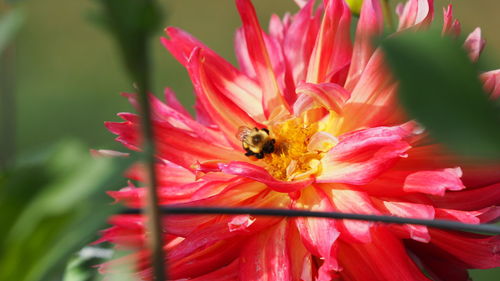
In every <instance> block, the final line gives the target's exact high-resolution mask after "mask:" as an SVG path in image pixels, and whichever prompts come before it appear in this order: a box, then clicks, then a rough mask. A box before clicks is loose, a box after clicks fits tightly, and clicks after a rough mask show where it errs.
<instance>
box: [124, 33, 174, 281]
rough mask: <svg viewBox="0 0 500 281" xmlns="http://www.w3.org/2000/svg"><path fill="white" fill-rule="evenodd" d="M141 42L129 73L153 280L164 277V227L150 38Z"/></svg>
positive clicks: (161, 280) (160, 280)
mask: <svg viewBox="0 0 500 281" xmlns="http://www.w3.org/2000/svg"><path fill="white" fill-rule="evenodd" d="M141 44H143V48H142V49H143V50H142V51H141V52H137V54H136V55H138V56H140V57H138V58H136V59H135V60H134V61H135V62H136V63H135V67H134V68H131V73H132V76H133V77H134V80H135V81H136V83H137V87H138V90H139V96H138V98H139V104H140V108H141V114H142V118H141V125H142V134H143V145H142V147H143V160H144V163H145V164H146V169H147V174H148V180H147V199H146V209H145V210H146V216H147V218H148V221H147V222H148V223H147V226H148V233H149V238H148V244H149V249H150V251H151V257H152V265H153V271H154V276H155V280H157V281H163V280H166V279H167V278H166V270H165V258H164V250H163V245H164V244H163V234H162V233H163V230H162V225H161V218H160V211H159V207H158V193H157V188H156V173H155V144H154V131H153V126H152V124H151V108H150V103H149V98H148V94H149V85H150V63H149V61H150V58H149V42H148V40H147V38H144V40H143V42H141Z"/></svg>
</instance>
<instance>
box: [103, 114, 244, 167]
mask: <svg viewBox="0 0 500 281" xmlns="http://www.w3.org/2000/svg"><path fill="white" fill-rule="evenodd" d="M121 117H122V118H129V119H130V118H131V117H134V116H131V115H129V116H126V117H125V116H124V115H121ZM134 118H135V117H134ZM135 119H136V120H133V121H126V122H124V123H114V122H109V123H106V126H107V127H108V129H109V130H110V131H111V132H113V133H115V134H117V135H119V137H118V138H117V140H118V141H120V142H122V143H123V144H124V145H126V146H127V147H129V148H132V149H138V147H139V145H140V138H139V137H138V136H137V131H138V127H139V124H138V123H137V122H138V120H137V118H135ZM130 120H132V119H130ZM153 125H154V128H155V140H156V148H157V155H158V156H159V157H161V158H163V159H166V160H169V161H171V162H173V163H175V164H177V165H180V166H182V167H184V168H186V169H192V165H193V164H195V163H196V162H197V161H206V160H221V159H226V160H232V159H245V156H244V155H243V153H241V152H237V151H234V150H229V149H226V148H223V147H220V146H217V145H214V144H212V143H209V142H206V141H204V140H202V139H200V138H199V137H197V136H192V135H190V134H188V133H187V132H185V131H183V130H179V129H177V128H174V127H172V126H170V125H168V124H167V123H165V122H153Z"/></svg>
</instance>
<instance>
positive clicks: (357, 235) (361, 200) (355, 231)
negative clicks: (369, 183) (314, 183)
mask: <svg viewBox="0 0 500 281" xmlns="http://www.w3.org/2000/svg"><path fill="white" fill-rule="evenodd" d="M323 189H324V190H325V192H326V193H327V194H328V196H329V197H330V198H331V200H332V203H333V206H334V207H335V209H336V210H338V211H340V212H345V213H356V214H371V215H377V214H380V211H379V210H378V209H376V208H375V206H373V204H372V201H371V200H370V198H369V197H368V195H367V194H366V193H364V192H359V191H354V190H349V189H338V188H337V187H336V186H326V185H325V186H323ZM372 226H373V223H371V222H364V221H355V220H342V222H341V223H340V224H339V230H340V232H341V235H340V238H341V239H343V240H345V241H348V242H363V243H367V242H370V241H371V234H370V229H371V227H372Z"/></svg>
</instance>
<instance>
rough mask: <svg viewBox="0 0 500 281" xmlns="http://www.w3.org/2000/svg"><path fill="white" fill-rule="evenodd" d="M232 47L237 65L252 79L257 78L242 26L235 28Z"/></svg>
mask: <svg viewBox="0 0 500 281" xmlns="http://www.w3.org/2000/svg"><path fill="white" fill-rule="evenodd" d="M234 47H235V51H236V59H237V61H238V65H239V66H240V69H241V71H242V72H243V73H245V74H246V75H247V76H248V77H251V78H252V79H256V78H257V73H255V68H254V67H253V63H252V59H251V58H250V55H249V54H248V45H247V41H246V39H245V31H244V30H243V28H241V27H240V28H238V29H237V30H236V36H235V38H234Z"/></svg>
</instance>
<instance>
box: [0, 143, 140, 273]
mask: <svg viewBox="0 0 500 281" xmlns="http://www.w3.org/2000/svg"><path fill="white" fill-rule="evenodd" d="M129 164H130V162H129V161H123V159H121V161H116V160H113V159H94V158H92V157H90V155H89V153H88V151H87V150H86V149H83V148H82V147H81V146H80V145H79V144H75V143H73V142H66V143H63V144H60V145H59V146H57V147H56V148H55V149H53V150H50V151H49V152H47V153H46V154H44V155H40V156H39V157H36V158H34V159H31V160H30V161H29V162H25V163H24V164H21V165H19V166H18V167H16V168H13V169H11V170H9V171H5V172H3V173H2V174H1V175H0V193H1V197H0V206H1V208H2V212H1V216H0V225H2V231H1V232H0V233H1V234H0V235H1V237H0V238H1V239H0V241H1V242H0V243H1V244H0V280H18V281H37V280H60V279H61V276H62V274H63V272H64V267H65V264H66V262H67V260H68V258H69V257H70V255H71V254H73V253H74V252H75V251H77V250H79V249H81V248H82V247H83V246H85V245H86V244H87V243H89V242H91V241H92V240H94V239H96V238H97V236H96V234H97V232H98V230H99V229H102V228H103V227H104V226H105V221H106V219H107V218H108V217H109V216H110V215H111V214H112V213H114V212H117V211H119V206H118V205H116V206H110V205H109V204H110V202H111V200H110V198H109V197H108V196H107V195H106V194H105V192H104V191H105V190H109V189H116V188H119V187H120V186H121V185H123V184H124V183H123V179H122V171H123V169H124V165H129ZM103 206H106V208H103Z"/></svg>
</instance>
